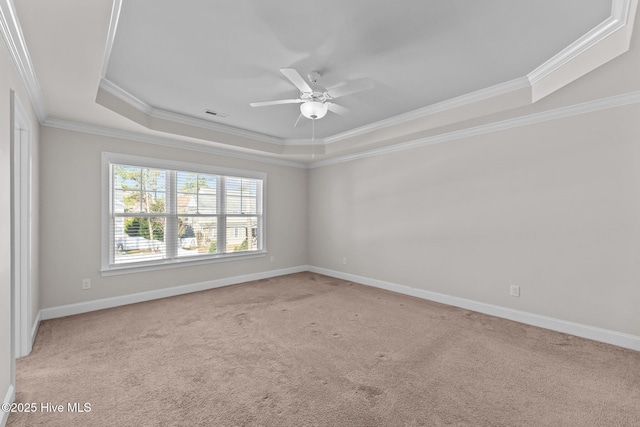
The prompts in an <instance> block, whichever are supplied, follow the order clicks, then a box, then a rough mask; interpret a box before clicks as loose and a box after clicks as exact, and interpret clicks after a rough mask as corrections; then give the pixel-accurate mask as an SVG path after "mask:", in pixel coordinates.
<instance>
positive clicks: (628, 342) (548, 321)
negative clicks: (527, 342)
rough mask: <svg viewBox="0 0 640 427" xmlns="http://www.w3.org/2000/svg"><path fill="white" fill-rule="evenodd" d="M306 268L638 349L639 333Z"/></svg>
mask: <svg viewBox="0 0 640 427" xmlns="http://www.w3.org/2000/svg"><path fill="white" fill-rule="evenodd" d="M309 271H311V272H314V273H318V274H324V275H326V276H331V277H335V278H338V279H343V280H348V281H351V282H355V283H361V284H363V285H368V286H373V287H376V288H381V289H386V290H388V291H393V292H398V293H401V294H405V295H411V296H414V297H418V298H422V299H426V300H430V301H435V302H439V303H442V304H447V305H452V306H455V307H460V308H465V309H467V310H473V311H477V312H480V313H484V314H489V315H491V316H496V317H501V318H504V319H509V320H514V321H516V322H520V323H525V324H527V325H532V326H538V327H540V328H545V329H550V330H553V331H557V332H563V333H565V334H571V335H575V336H578V337H582V338H587V339H591V340H594V341H600V342H604V343H607V344H613V345H617V346H619V347H624V348H629V349H632V350H636V351H640V337H638V336H635V335H630V334H625V333H622V332H616V331H611V330H608V329H602V328H598V327H595V326H589V325H583V324H580V323H575V322H569V321H566V320H561V319H555V318H553V317H547V316H541V315H539V314H533V313H528V312H526V311H520V310H514V309H511V308H505V307H500V306H497V305H492V304H485V303H482V302H478V301H473V300H468V299H465V298H459V297H454V296H451V295H446V294H441V293H437V292H431V291H426V290H423V289H417V288H411V287H408V286H404V285H398V284H396V283H390V282H385V281H382V280H376V279H371V278H368V277H362V276H357V275H355V274H349V273H343V272H341V271H335V270H329V269H327V268H321V267H315V266H309Z"/></svg>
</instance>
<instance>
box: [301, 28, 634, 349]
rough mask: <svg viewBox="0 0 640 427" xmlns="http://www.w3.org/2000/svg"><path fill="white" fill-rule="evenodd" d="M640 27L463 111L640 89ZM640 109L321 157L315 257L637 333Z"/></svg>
mask: <svg viewBox="0 0 640 427" xmlns="http://www.w3.org/2000/svg"><path fill="white" fill-rule="evenodd" d="M636 26H637V25H636ZM639 41H640V31H639V30H638V28H636V31H635V33H634V38H633V41H632V47H631V50H630V51H629V52H628V53H626V54H624V55H623V56H621V57H619V58H616V59H615V60H613V61H611V62H609V63H608V64H605V65H604V66H603V67H601V68H599V69H597V70H595V71H593V72H591V73H589V74H588V75H586V76H584V77H583V78H581V79H579V80H577V81H575V82H574V83H572V84H570V85H568V86H566V87H564V88H562V89H561V90H559V91H558V92H556V93H554V94H552V95H550V96H549V97H547V98H545V99H542V100H541V101H539V102H538V103H536V104H534V105H532V106H529V107H525V108H520V109H518V110H514V111H508V112H504V113H500V114H495V115H492V116H488V117H484V118H481V119H477V120H473V121H469V122H467V123H465V124H466V125H467V126H478V125H482V124H486V123H492V122H496V121H500V120H506V119H511V118H514V117H519V116H523V115H528V114H534V113H540V112H544V111H547V110H552V109H558V108H563V107H567V106H571V105H575V104H579V103H582V102H588V101H593V100H598V99H603V98H607V97H612V96H615V95H620V94H625V93H631V92H637V91H640V79H638V73H637V70H639V69H640V49H639ZM639 119H640V105H638V104H637V103H636V104H632V105H627V106H622V107H617V108H609V109H604V110H601V111H597V112H591V113H588V114H580V115H576V116H571V117H565V118H562V119H556V120H552V121H547V122H542V123H537V124H530V125H528V126H521V127H517V128H513V129H509V130H503V131H499V132H493V133H488V134H484V135H481V136H475V137H469V138H465V139H458V140H454V141H449V142H445V143H442V144H436V145H429V146H423V147H420V148H414V149H410V150H406V151H401V152H395V153H389V154H384V155H379V156H374V157H368V158H361V159H358V160H353V161H349V162H345V163H337V164H333V165H328V166H323V167H317V168H313V169H311V170H310V171H309V194H310V195H311V196H310V201H309V220H308V222H309V231H308V232H309V264H310V265H313V266H317V267H321V268H327V269H331V270H334V271H338V272H342V273H349V274H354V275H358V276H362V277H366V278H371V279H377V280H383V281H387V282H391V283H395V284H399V285H405V286H409V287H414V288H418V289H423V290H427V291H433V292H438V293H442V294H446V295H450V296H454V297H461V298H466V299H469V300H473V301H478V302H482V303H487V304H493V305H497V306H501V307H506V308H513V309H517V310H522V311H525V312H529V313H534V314H538V315H542V316H550V317H553V318H556V319H561V320H566V321H571V322H577V323H581V324H584V325H590V326H595V327H601V328H605V329H609V330H614V331H618V332H624V333H628V334H632V335H635V336H639V335H640V311H639V310H638V303H639V302H640V287H639V286H638V283H640V263H638V254H639V253H640V197H639V195H640V172H639V171H640V120H639ZM460 127H461V126H458V127H457V129H460ZM343 258H347V264H346V265H343V264H342V260H343ZM510 285H519V286H520V287H521V297H520V298H513V297H510V296H509V286H510Z"/></svg>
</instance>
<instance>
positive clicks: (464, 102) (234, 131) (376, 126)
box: [100, 0, 637, 146]
mask: <svg viewBox="0 0 640 427" xmlns="http://www.w3.org/2000/svg"><path fill="white" fill-rule="evenodd" d="M636 2H637V0H612V7H611V15H610V17H609V18H607V19H606V20H604V21H603V22H602V23H600V24H599V25H598V26H596V27H595V28H593V29H592V30H591V31H589V32H588V33H587V34H585V35H584V36H582V37H581V38H579V39H578V40H577V41H576V42H574V43H572V44H571V45H569V46H568V47H567V48H565V49H563V50H562V51H561V52H559V53H558V54H557V55H555V56H553V57H552V58H551V59H549V60H548V61H546V62H545V63H544V64H542V65H540V66H539V67H538V68H536V69H535V70H533V71H532V72H530V73H529V74H527V75H526V76H523V77H519V78H516V79H514V80H511V81H508V82H504V83H500V84H497V85H494V86H491V87H488V88H484V89H481V90H478V91H475V92H472V93H468V94H464V95H461V96H458V97H455V98H452V99H448V100H445V101H442V102H439V103H436V104H432V105H429V106H426V107H423V108H419V109H417V110H413V111H410V112H407V113H404V114H400V115H397V116H394V117H391V118H387V119H384V120H380V121H377V122H374V123H371V124H368V125H365V126H361V127H358V128H355V129H351V130H348V131H346V132H342V133H339V134H335V135H332V136H329V137H326V138H324V139H318V140H317V141H316V142H317V143H319V144H331V143H334V142H338V141H343V140H347V139H350V138H353V137H357V136H360V135H363V134H367V133H369V132H373V131H376V130H380V129H384V128H388V127H391V126H396V125H402V124H405V123H407V122H410V121H414V120H420V119H424V118H427V117H429V116H433V115H435V114H439V113H442V112H445V111H450V110H454V109H457V108H463V107H467V106H469V105H471V104H474V103H479V102H482V101H486V100H490V99H495V98H498V97H500V96H504V95H507V94H510V93H513V92H515V91H519V90H522V89H527V88H530V89H532V90H533V88H534V85H536V84H538V83H541V81H542V80H543V79H545V78H547V77H549V76H551V75H552V74H554V73H555V72H556V71H558V70H559V69H560V68H562V67H563V66H565V65H567V64H569V63H571V62H572V61H574V60H576V59H577V58H578V57H580V56H581V55H583V54H584V53H585V52H587V51H589V50H590V49H592V48H593V47H594V46H596V45H597V44H599V43H600V42H602V41H603V40H605V39H606V38H608V37H609V36H611V35H612V34H614V33H616V32H618V31H619V30H620V29H622V28H624V27H625V26H626V25H627V24H628V22H629V14H630V10H631V9H632V6H633V5H635V3H636ZM120 6H121V0H114V6H113V11H112V17H111V23H110V27H109V36H108V40H107V48H106V50H105V59H104V64H103V75H102V77H103V78H102V80H101V83H100V88H102V89H104V90H105V91H107V92H109V93H110V94H112V95H114V96H116V97H118V98H119V99H121V100H122V101H124V102H126V103H128V104H129V105H131V106H133V107H134V108H136V109H137V110H139V111H141V112H143V113H144V114H146V115H148V116H150V117H152V118H157V119H161V120H167V121H172V122H176V123H181V124H185V125H187V126H196V127H200V128H204V129H208V130H212V131H216V132H222V133H227V134H230V135H234V136H239V137H243V138H250V139H254V140H257V141H261V142H267V143H271V144H276V145H279V146H296V145H308V144H309V142H308V141H307V140H299V139H281V138H277V137H272V136H269V135H264V134H260V133H257V132H252V131H247V130H243V129H240V128H236V127H232V126H226V125H222V124H219V123H213V122H211V121H207V120H204V119H199V118H196V117H192V116H186V115H182V114H178V113H174V112H170V111H166V110H162V109H158V108H155V107H152V106H151V105H149V104H147V103H145V102H143V101H142V100H140V99H138V98H136V97H135V96H134V95H132V94H130V93H128V92H126V91H125V90H123V89H122V88H120V87H118V86H117V85H116V84H114V83H113V82H110V81H109V80H107V79H106V77H105V74H106V69H107V66H108V61H109V57H110V54H111V48H112V46H113V41H114V38H115V33H116V27H117V22H118V18H119V13H120ZM616 56H617V54H616ZM536 100H537V99H534V95H533V94H532V98H531V100H530V103H534V102H535V101H536Z"/></svg>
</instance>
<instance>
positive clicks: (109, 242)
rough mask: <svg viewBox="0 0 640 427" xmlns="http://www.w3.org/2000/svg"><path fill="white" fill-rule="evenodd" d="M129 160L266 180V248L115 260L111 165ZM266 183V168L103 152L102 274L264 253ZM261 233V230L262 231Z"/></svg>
mask: <svg viewBox="0 0 640 427" xmlns="http://www.w3.org/2000/svg"><path fill="white" fill-rule="evenodd" d="M113 163H115V164H127V165H135V166H144V167H149V168H157V169H170V170H180V171H188V172H195V173H203V174H211V175H224V176H234V177H242V178H252V179H260V180H262V200H261V203H260V207H261V209H262V221H261V227H262V228H261V232H262V234H261V237H262V239H261V242H262V248H261V249H260V250H258V251H250V252H245V253H228V254H212V255H205V256H198V257H197V258H192V259H191V258H178V259H163V260H153V261H142V262H136V263H135V264H134V263H127V264H118V265H116V264H111V259H110V258H111V250H112V248H113V247H114V245H113V243H114V242H113V236H112V233H110V223H111V209H112V206H111V202H112V200H111V199H112V198H111V197H110V193H111V192H110V165H111V164H113ZM266 187H267V174H266V173H264V172H257V171H248V170H242V169H233V168H226V167H219V166H211V165H204V164H200V163H188V162H179V161H175V160H164V159H157V158H153V157H144V156H134V155H130V154H122V153H111V152H102V182H101V196H102V198H101V202H102V209H101V211H102V212H101V220H100V222H101V243H100V244H101V253H102V256H101V269H100V273H101V274H102V276H111V275H117V274H126V273H137V272H143V271H155V270H161V269H166V268H175V267H185V266H192V265H199V264H209V263H216V262H227V261H234V260H240V259H243V260H244V259H251V258H259V257H264V256H265V255H266V253H267V236H266V234H267V233H266V223H267V222H266V221H267V217H266V198H267V196H266ZM258 234H260V233H258Z"/></svg>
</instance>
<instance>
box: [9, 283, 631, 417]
mask: <svg viewBox="0 0 640 427" xmlns="http://www.w3.org/2000/svg"><path fill="white" fill-rule="evenodd" d="M17 388H18V393H17V398H16V401H17V402H22V403H30V402H34V403H36V404H37V405H38V411H37V412H36V413H23V414H12V415H10V417H9V423H8V425H9V426H11V427H15V426H65V427H67V426H254V425H259V426H441V425H471V426H581V427H582V426H639V425H640V353H638V352H634V351H630V350H625V349H621V348H617V347H613V346H609V345H605V344H601V343H597V342H592V341H588V340H584V339H580V338H576V337H572V336H567V335H563V334H560V333H555V332H550V331H546V330H543V329H538V328H534V327H529V326H525V325H522V324H519V323H515V322H510V321H506V320H502V319H497V318H493V317H490V316H486V315H482V314H478V313H474V312H469V311H467V310H463V309H457V308H452V307H449V306H445V305H440V304H436V303H431V302H428V301H424V300H420V299H417V298H412V297H407V296H404V295H398V294H394V293H391V292H386V291H383V290H379V289H374V288H369V287H365V286H362V285H357V284H353V283H349V282H345V281H341V280H337V279H333V278H329V277H326V276H321V275H317V274H312V273H301V274H293V275H288V276H283V277H279V278H274V279H269V280H261V281H257V282H251V283H247V284H242V285H236V286H231V287H227V288H221V289H214V290H210V291H205V292H199V293H194V294H189V295H184V296H179V297H174V298H169V299H163V300H157V301H151V302H146V303H141V304H135V305H130V306H125V307H118V308H114V309H109V310H102V311H97V312H93V313H88V314H83V315H78V316H72V317H66V318H61V319H55V320H49V321H45V322H42V324H41V326H40V331H39V333H38V337H37V339H36V343H35V347H34V350H33V353H32V354H31V355H30V356H28V357H26V358H23V359H20V360H19V361H18V363H17ZM47 402H48V403H52V404H55V405H58V404H61V405H63V406H64V411H63V412H62V413H51V412H48V413H47V412H43V411H41V408H40V405H41V404H42V403H47ZM70 402H71V403H80V404H81V405H82V404H84V403H85V402H86V403H89V404H90V407H91V412H84V413H70V412H68V407H67V404H68V403H70ZM81 405H80V406H81Z"/></svg>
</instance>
